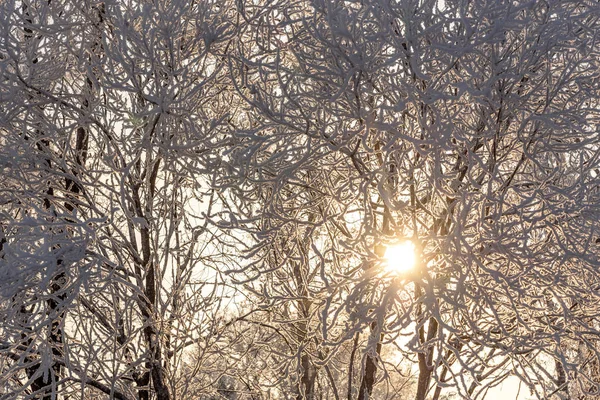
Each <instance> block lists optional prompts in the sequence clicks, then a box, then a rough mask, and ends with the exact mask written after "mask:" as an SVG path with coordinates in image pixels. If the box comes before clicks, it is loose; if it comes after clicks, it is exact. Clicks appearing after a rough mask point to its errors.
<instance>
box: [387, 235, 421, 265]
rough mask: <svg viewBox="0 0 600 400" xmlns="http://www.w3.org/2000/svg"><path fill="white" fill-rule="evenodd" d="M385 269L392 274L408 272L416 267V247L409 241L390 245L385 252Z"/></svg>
mask: <svg viewBox="0 0 600 400" xmlns="http://www.w3.org/2000/svg"><path fill="white" fill-rule="evenodd" d="M384 258H385V269H386V270H388V271H391V272H406V271H409V270H411V269H413V267H414V266H415V245H414V243H413V242H411V241H409V240H407V241H405V242H401V243H397V244H394V245H390V246H389V247H388V248H387V249H386V250H385V255H384Z"/></svg>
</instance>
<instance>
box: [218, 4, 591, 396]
mask: <svg viewBox="0 0 600 400" xmlns="http://www.w3.org/2000/svg"><path fill="white" fill-rule="evenodd" d="M269 11H270V12H271V13H272V15H273V17H272V18H271V19H268V20H269V21H271V23H272V25H271V26H272V27H271V30H270V32H271V33H270V35H268V34H264V35H263V36H262V37H263V38H264V43H261V44H262V46H260V47H258V46H255V47H252V49H253V52H250V51H248V52H247V53H242V54H240V55H239V56H237V58H235V60H234V62H235V64H234V65H235V66H236V68H235V69H234V70H236V71H242V72H243V73H242V76H240V77H237V79H238V82H239V83H238V84H237V88H238V92H239V95H240V96H241V97H242V98H244V99H245V100H246V102H247V115H248V116H249V119H248V121H245V122H246V125H244V126H243V127H242V126H238V127H236V131H235V132H234V133H237V138H238V142H237V147H236V150H235V152H233V153H232V154H234V156H233V157H232V158H231V161H230V164H229V168H231V169H234V170H236V171H238V174H239V176H240V179H242V181H236V189H235V190H234V191H231V193H232V195H233V196H236V199H237V201H238V202H239V203H240V204H241V206H239V207H238V208H237V209H236V210H235V211H232V213H233V214H235V215H236V219H237V224H236V225H235V228H237V229H239V230H240V231H244V232H246V234H248V235H251V236H252V237H254V238H255V240H256V244H255V245H254V246H250V248H249V250H248V251H249V252H250V254H252V255H254V256H255V257H254V258H253V260H254V262H253V263H251V264H250V265H249V267H247V268H245V269H244V270H241V271H240V275H243V276H245V278H244V279H253V280H254V281H253V282H256V285H257V286H258V287H260V291H259V290H258V288H257V289H256V293H257V295H258V296H259V297H262V298H264V299H271V302H270V304H274V303H273V301H278V302H282V301H283V302H285V304H289V303H290V302H291V301H296V300H294V298H298V299H303V298H305V297H306V296H302V294H301V293H298V291H296V292H295V293H294V295H291V294H289V295H288V297H287V298H286V297H283V296H282V295H281V294H279V293H278V292H276V291H275V288H273V287H270V286H267V284H266V283H265V282H269V281H270V280H271V279H276V277H278V276H279V275H282V274H285V271H286V268H288V267H287V265H290V266H291V265H293V264H294V263H295V262H299V263H302V264H303V265H304V267H303V268H305V269H306V270H308V271H312V274H310V273H309V274H305V275H306V276H308V277H310V279H311V280H312V282H311V283H312V290H311V291H312V293H311V295H310V296H309V300H310V304H311V307H313V311H312V312H311V315H312V316H314V317H316V318H319V321H318V323H314V325H313V332H312V333H311V335H310V336H313V337H314V338H315V339H316V341H317V348H319V349H320V350H319V351H320V352H321V353H322V354H335V353H336V352H339V351H340V350H339V349H340V348H341V346H343V345H346V344H347V343H349V342H351V341H352V340H355V341H354V343H355V345H354V346H361V341H360V337H361V335H362V337H364V336H367V335H368V337H369V339H368V340H367V341H366V342H362V350H361V353H362V355H363V357H362V361H361V364H360V365H361V366H360V367H359V369H360V370H361V378H360V379H359V380H358V381H356V382H353V381H352V378H351V379H350V382H351V385H350V386H352V385H356V384H358V385H359V386H358V389H359V392H358V393H356V392H353V390H356V387H354V388H349V389H350V390H349V393H350V394H349V396H348V397H349V398H352V397H353V396H358V398H367V397H372V396H373V390H374V388H375V385H376V382H377V380H380V381H381V379H382V376H385V375H384V373H385V371H384V370H383V367H384V365H385V364H384V361H385V360H383V359H382V355H381V354H382V353H381V349H382V345H383V344H384V343H385V342H386V341H387V340H391V339H389V338H394V337H398V336H401V335H405V334H406V333H407V332H408V331H413V334H412V339H411V340H410V341H408V345H407V349H406V353H407V354H406V356H407V357H411V356H410V353H413V354H414V355H415V356H416V359H415V358H412V359H413V360H415V363H416V365H417V368H418V378H417V382H416V398H417V399H424V398H425V397H426V396H431V397H432V398H436V399H437V398H439V396H440V395H441V392H442V390H443V388H444V387H447V386H453V387H455V388H457V389H458V390H459V391H460V393H461V394H462V395H464V396H469V397H472V396H477V395H485V393H486V392H487V390H488V389H489V387H491V386H493V385H495V384H497V383H498V382H500V381H502V380H503V379H504V378H505V377H506V376H507V374H508V373H509V372H508V371H509V370H512V373H516V374H517V375H518V376H519V377H520V378H521V379H522V380H523V382H525V383H526V384H527V385H528V386H529V388H530V389H531V390H533V391H536V390H542V392H539V393H538V394H539V396H541V397H544V396H548V395H549V394H550V393H552V392H555V393H557V392H556V390H559V391H561V390H563V389H564V388H565V386H564V383H565V382H566V379H570V380H571V381H572V382H582V379H583V380H586V379H590V380H591V381H594V378H593V377H591V376H589V375H587V374H586V373H585V372H582V371H578V370H577V367H576V366H577V365H580V363H579V362H570V361H568V360H569V359H571V357H572V356H569V355H568V354H569V351H568V350H567V348H566V347H565V346H564V345H563V343H566V342H568V341H571V340H572V341H574V342H575V343H578V344H579V345H581V346H584V347H586V348H587V349H589V351H590V353H588V354H590V357H592V359H593V358H595V357H596V354H597V353H596V352H595V350H594V349H595V344H594V339H592V338H595V337H596V336H597V333H598V331H597V322H596V320H595V317H594V315H595V313H596V311H595V309H596V306H595V303H596V299H597V296H598V291H597V288H598V282H597V279H596V274H595V272H594V271H595V270H596V268H597V265H598V248H597V244H596V238H597V230H596V228H595V226H594V225H595V223H594V221H595V218H596V217H597V208H596V206H595V204H596V202H597V193H598V191H597V188H598V173H597V171H596V169H597V161H596V160H597V158H598V131H597V129H598V128H597V127H598V112H597V109H598V107H597V105H598V92H597V90H596V89H595V85H596V82H597V79H598V73H597V71H598V65H597V55H598V47H597V44H596V43H595V41H594V39H593V38H594V37H595V33H594V32H596V31H597V29H598V8H597V5H595V4H591V3H587V2H582V1H568V2H534V3H527V4H525V3H523V4H515V3H513V2H497V1H490V2H476V3H473V2H462V1H447V2H444V4H443V5H442V4H440V3H439V2H437V1H415V2H411V1H405V2H404V1H403V2H393V3H389V2H382V1H363V2H360V3H353V2H320V1H313V2H296V3H293V4H291V5H289V6H287V7H286V12H283V13H278V11H277V9H274V8H269ZM265 29H266V28H265ZM246 88H248V89H246ZM240 182H241V183H240ZM240 186H241V187H243V189H239V187H240ZM264 193H266V194H264ZM313 193H315V194H316V195H313ZM257 203H258V204H257ZM240 214H241V215H244V218H243V219H242V218H240ZM305 232H310V233H309V234H306V233H305ZM305 235H306V237H309V243H310V245H307V246H305V247H304V248H305V249H306V248H308V249H310V251H309V252H308V253H309V254H306V253H307V252H306V250H302V248H301V247H300V246H297V247H292V246H294V244H295V243H296V241H295V240H296V239H295V238H303V237H305ZM400 238H404V239H410V240H411V241H412V242H413V243H414V244H415V246H416V247H417V249H418V253H419V254H418V255H419V259H420V264H419V267H418V271H417V272H416V273H415V274H414V275H410V276H400V277H397V278H390V277H389V276H386V275H384V274H383V273H382V272H381V271H380V267H378V264H380V263H381V258H382V257H381V256H382V252H383V248H384V247H385V246H387V245H389V244H390V243H391V242H394V241H396V240H398V239H400ZM300 242H301V239H300ZM273 246H274V247H275V248H276V250H271V248H272V247H273ZM273 252H276V253H277V254H279V255H280V258H279V260H278V261H277V262H275V263H273V261H271V260H272V256H270V254H272V253H273ZM272 270H274V271H272ZM271 271H272V273H271V274H269V275H268V276H269V277H264V275H265V273H267V272H271ZM284 276H287V275H284ZM263 277H264V278H263ZM271 277H272V278H271ZM239 279H242V278H239ZM283 280H286V278H285V277H284V278H283ZM267 288H270V291H267ZM582 288H585V289H582ZM300 292H301V291H300ZM273 299H275V300H273ZM285 304H282V305H281V307H283V308H285V307H286V305H285ZM287 307H289V306H287ZM296 318H300V316H298V317H296ZM299 320H300V319H299ZM286 325H288V324H286ZM303 351H304V352H305V353H307V354H310V352H309V351H308V349H304V350H303ZM352 354H354V352H353V353H352ZM298 359H299V360H301V359H302V357H299V358H298ZM544 360H546V361H544ZM548 360H556V362H550V361H548ZM350 362H351V363H352V362H353V357H350ZM322 363H323V364H325V365H327V359H325V360H323V361H322ZM299 364H300V363H299ZM351 365H352V364H351ZM299 370H303V371H306V368H299ZM349 370H350V371H352V367H350V368H349ZM576 371H577V372H576ZM582 374H583V375H587V376H586V378H583V377H582ZM350 375H351V373H350ZM301 376H302V375H301V374H300V375H299V378H297V379H298V380H301V378H300V377H301ZM548 376H554V377H555V378H554V379H555V382H554V383H552V384H550V385H542V386H540V385H539V382H540V381H543V380H547V377H548ZM588 387H589V385H588ZM592 387H594V385H592Z"/></svg>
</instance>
